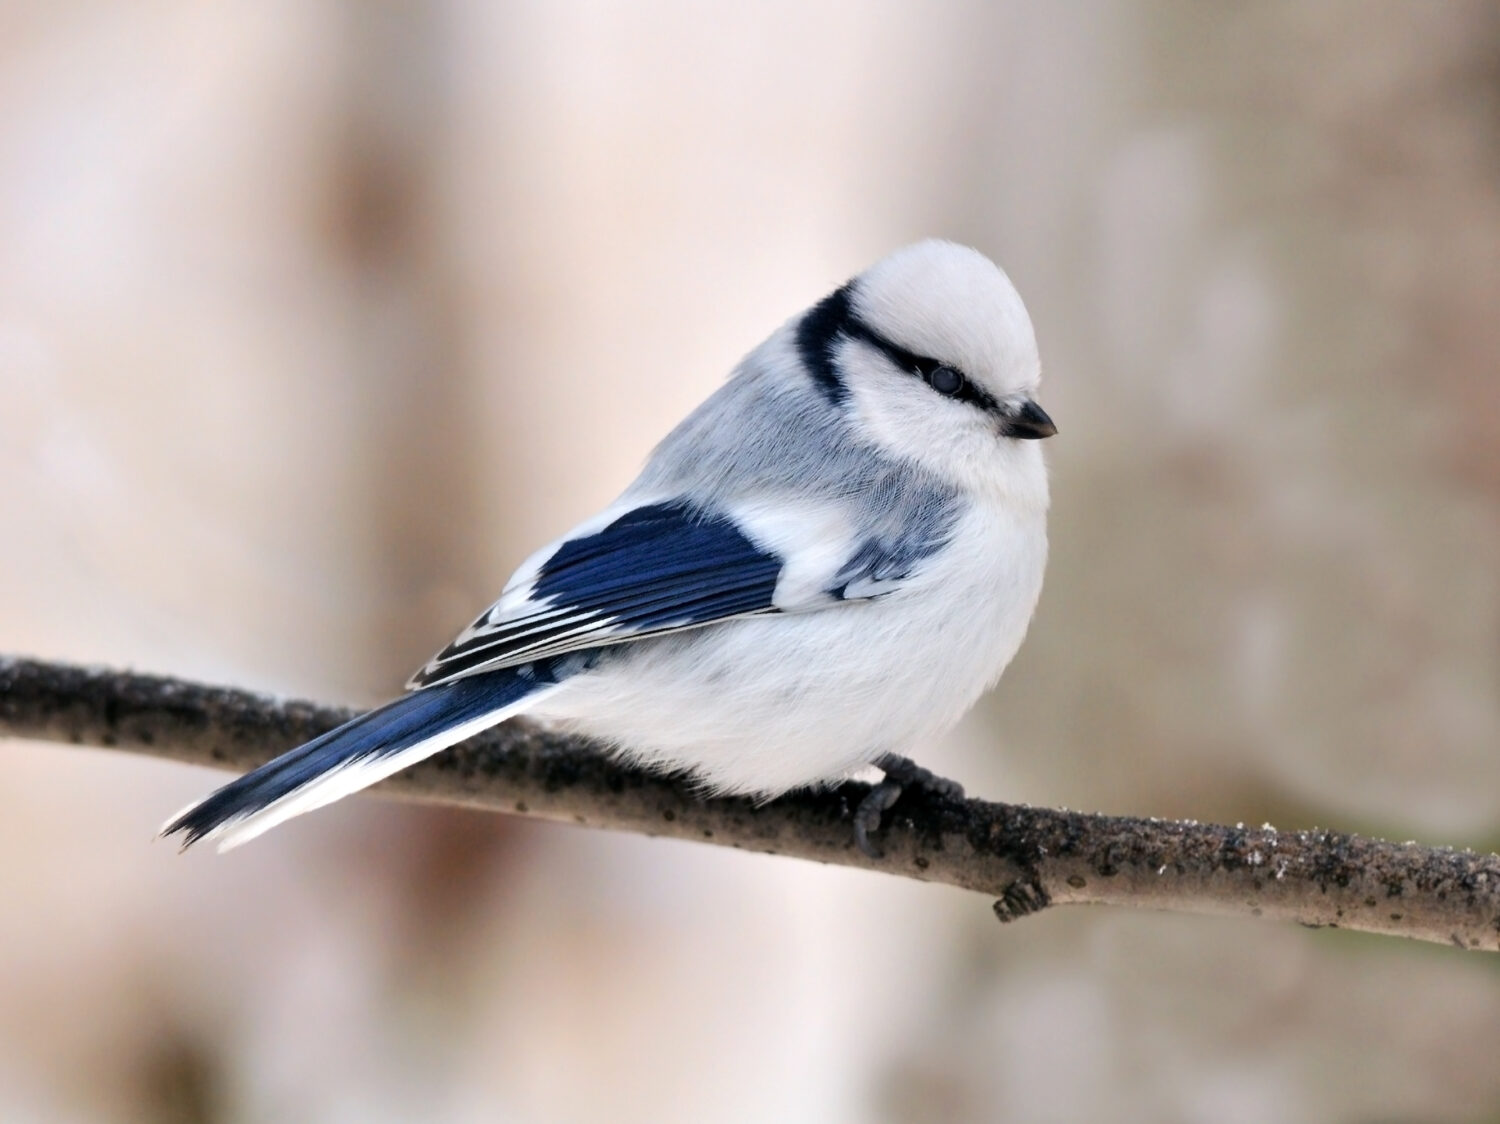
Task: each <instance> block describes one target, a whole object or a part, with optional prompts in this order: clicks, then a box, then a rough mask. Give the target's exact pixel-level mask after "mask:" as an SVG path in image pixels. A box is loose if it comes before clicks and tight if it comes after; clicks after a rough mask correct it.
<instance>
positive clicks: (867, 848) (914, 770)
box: [854, 753, 964, 859]
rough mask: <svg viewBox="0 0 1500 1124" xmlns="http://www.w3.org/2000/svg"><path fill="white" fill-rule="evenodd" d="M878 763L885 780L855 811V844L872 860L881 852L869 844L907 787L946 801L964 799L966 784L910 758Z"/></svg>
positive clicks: (895, 757)
mask: <svg viewBox="0 0 1500 1124" xmlns="http://www.w3.org/2000/svg"><path fill="white" fill-rule="evenodd" d="M875 764H876V765H877V766H878V767H879V768H880V771H881V772H883V773H884V774H885V779H884V780H883V781H881V782H880V783H879V784H877V785H875V786H874V787H873V788H871V789H870V791H869V792H868V793H867V794H866V795H865V798H864V799H863V800H861V801H860V802H859V807H858V808H856V809H855V810H854V845H855V846H856V847H858V848H859V849H860V851H861V852H863V853H864V854H865V855H867V856H868V857H870V858H872V859H878V858H880V857H881V851H880V848H879V847H877V846H875V844H874V843H872V842H871V841H870V836H871V835H872V834H873V833H875V832H877V831H879V830H880V821H881V818H882V817H883V816H884V815H885V813H886V812H888V811H890V809H891V805H893V804H895V803H896V801H897V800H899V799H900V798H901V794H902V793H903V792H905V791H906V790H907V789H908V788H921V789H925V790H926V791H928V792H930V793H931V794H932V795H933V796H937V797H939V798H941V799H943V800H962V799H963V798H964V787H963V785H961V784H959V783H958V782H957V781H951V780H949V779H948V778H947V777H940V776H938V775H937V774H936V773H934V772H933V771H932V770H931V769H924V768H922V766H920V765H918V764H917V763H916V762H915V761H913V760H911V758H909V757H902V756H900V755H899V754H895V753H887V754H886V755H885V756H884V757H881V758H879V759H878V760H877V761H876V762H875Z"/></svg>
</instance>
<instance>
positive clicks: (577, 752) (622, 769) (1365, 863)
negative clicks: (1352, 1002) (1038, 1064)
mask: <svg viewBox="0 0 1500 1124" xmlns="http://www.w3.org/2000/svg"><path fill="white" fill-rule="evenodd" d="M353 713H354V712H353V711H349V710H344V709H340V708H336V707H326V706H318V705H315V704H312V703H306V702H286V701H282V700H277V699H271V698H267V697H265V696H262V695H255V694H251V693H249V692H246V691H238V690H231V689H228V688H222V687H208V686H204V685H201V684H197V683H189V682H184V681H181V680H175V679H166V678H159V677H156V676H148V675H133V674H128V673H123V672H115V671H110V670H106V669H97V668H80V667H75V666H71V665H67V664H57V663H43V662H40V661H35V660H25V659H0V736H9V737H17V738H39V739H44V740H48V741H59V742H70V743H73V744H75V745H95V746H105V747H109V748H118V749H128V750H133V751H136V752H140V753H147V754H151V755H152V756H156V757H166V758H170V759H172V760H175V761H185V762H191V763H194V764H200V765H221V766H223V767H225V768H228V769H234V770H240V771H243V770H246V769H250V768H252V767H254V766H256V765H259V764H261V763H262V762H264V761H267V760H269V759H270V758H271V757H273V756H275V755H276V754H278V753H280V752H282V751H284V750H286V749H289V748H290V747H292V746H294V745H297V744H299V743H301V742H303V741H305V740H306V739H308V738H311V737H314V736H316V735H317V734H320V733H322V732H323V731H324V730H327V729H330V728H332V727H333V726H335V725H337V724H338V723H340V722H343V721H345V720H346V719H348V718H349V717H351V715H352V714H353ZM379 787H380V789H381V790H383V791H386V792H390V793H395V794H399V795H402V796H408V797H416V798H418V799H423V800H431V801H437V802H440V803H447V804H460V805H465V806H468V807H474V808H485V809H489V810H491V811H500V812H510V813H514V814H519V815H529V816H539V817H542V818H544V819H552V820H562V821H567V822H572V823H579V824H584V825H586V826H590V827H602V828H612V829H615V830H620V831H636V832H642V833H644V834H647V835H658V836H668V837H671V838H676V839H696V840H698V841H700V842H707V843H717V844H719V845H720V846H727V847H737V848H741V849H744V850H750V851H763V852H765V853H767V854H776V855H791V856H796V857H798V858H804V859H813V860H816V861H818V862H826V863H837V864H839V865H842V866H853V867H861V868H864V869H867V870H881V871H885V872H886V873H889V874H900V875H905V876H906V877H908V878H917V879H921V880H923V881H927V882H944V883H947V884H949V885H952V886H960V887H963V888H964V889H968V890H977V891H980V892H981V893H985V894H990V895H992V896H994V897H996V898H998V899H999V900H998V901H997V902H996V903H995V912H996V913H997V914H998V915H999V917H1000V919H1001V920H1002V921H1011V920H1014V919H1016V918H1019V917H1023V916H1025V915H1027V914H1029V913H1034V912H1036V911H1037V910H1039V909H1043V908H1045V907H1046V906H1049V905H1064V904H1078V903H1086V902H1087V903H1103V904H1109V905H1125V906H1134V907H1137V908H1147V909H1170V910H1178V911H1183V912H1188V913H1211V914H1224V915H1235V916H1246V915H1248V916H1256V917H1266V918H1275V919H1282V920H1288V921H1297V922H1300V923H1302V924H1304V925H1311V926H1325V925H1326V926H1329V927H1330V928H1335V927H1336V928H1345V929H1356V930H1361V931H1364V932H1370V933H1387V934H1391V935H1395V936H1403V937H1411V938H1415V939H1417V940H1427V941H1439V942H1443V943H1451V944H1454V945H1457V946H1458V947H1459V948H1464V949H1470V948H1474V949H1500V856H1497V855H1493V854H1491V855H1477V854H1473V853H1472V852H1468V851H1454V850H1451V849H1447V848H1431V847H1421V846H1417V845H1416V844H1412V843H1407V844H1394V843H1387V842H1384V841H1381V840H1376V839H1365V838H1361V837H1359V836H1355V835H1346V834H1342V833H1339V832H1331V831H1319V830H1313V831H1296V832H1277V831H1275V830H1274V829H1272V828H1269V827H1265V828H1260V829H1244V828H1237V827H1236V828H1230V827H1221V826H1217V825H1214V824H1199V823H1191V822H1188V823H1176V822H1163V821H1157V820H1142V819H1134V818H1130V817H1120V816H1098V815H1086V814H1084V813H1080V812H1067V811H1057V810H1053V809H1048V808H1028V807H1023V806H1018V805H1012V804H992V803H989V802H987V801H983V800H963V801H949V800H943V799H940V798H938V797H935V796H932V795H930V794H928V793H926V792H911V793H908V794H906V795H904V796H903V797H902V798H901V800H900V801H899V802H898V803H897V804H896V806H895V808H893V809H892V811H891V812H889V813H887V816H886V824H885V826H884V828H883V829H882V833H881V837H880V840H881V844H882V846H883V847H884V849H885V856H884V857H883V858H880V859H872V858H869V857H867V856H866V855H864V854H862V853H861V852H860V851H859V850H858V849H857V848H856V847H855V846H854V844H853V829H852V814H853V810H854V808H855V807H857V806H858V804H859V801H860V799H861V797H862V796H863V795H864V793H865V792H866V791H867V790H868V789H867V786H865V785H862V784H858V783H855V782H850V783H847V784H844V785H842V786H840V787H838V788H836V789H831V790H827V791H822V792H803V793H794V794H792V795H790V796H786V797H783V798H781V799H779V800H776V801H774V802H772V803H770V804H766V805H761V806H756V805H755V804H754V803H753V802H751V801H749V800H744V799H724V798H714V799H708V798H704V797H702V796H700V795H698V794H697V793H695V792H694V791H693V790H692V788H691V786H690V785H688V784H686V783H684V782H683V781H682V780H680V779H677V778H673V777H663V776H658V775H654V774H651V773H646V772H642V771H640V770H637V769H633V768H629V767H627V766H624V765H620V764H617V763H616V762H614V761H612V760H610V759H609V758H608V757H606V756H605V755H604V754H602V753H601V752H600V751H599V749H598V747H597V746H594V745H591V744H590V743H587V742H584V741H581V740H579V739H576V738H569V737H564V736H560V735H558V734H554V733H550V732H548V731H546V730H543V729H540V728H538V727H537V726H535V725H533V724H531V723H528V722H525V721H512V722H507V723H505V724H504V725H502V726H499V727H497V728H495V729H494V730H491V731H489V732H487V733H485V734H482V735H480V736H478V737H476V738H472V739H470V740H469V741H467V742H465V743H463V744H462V745H460V746H456V747H454V748H453V749H450V750H448V751H446V752H444V753H440V754H438V755H437V756H436V757H434V758H431V759H429V760H428V761H426V762H424V763H422V764H420V765H417V766H416V767H414V768H412V769H409V770H407V771H406V772H404V773H402V774H400V775H399V776H397V777H395V778H393V779H392V780H389V781H386V782H384V783H383V784H382V785H381V786H379Z"/></svg>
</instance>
